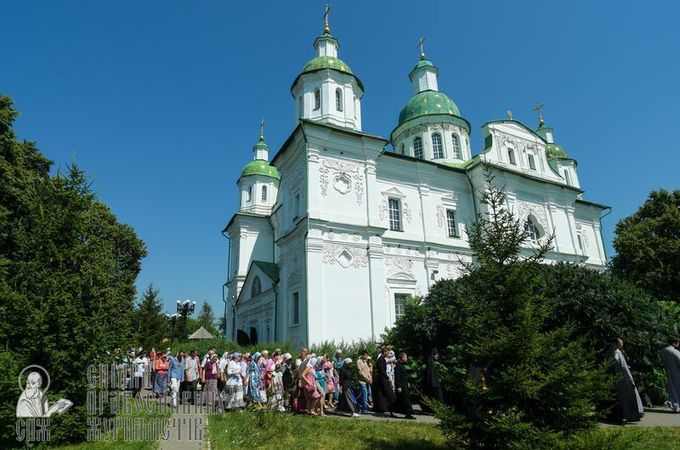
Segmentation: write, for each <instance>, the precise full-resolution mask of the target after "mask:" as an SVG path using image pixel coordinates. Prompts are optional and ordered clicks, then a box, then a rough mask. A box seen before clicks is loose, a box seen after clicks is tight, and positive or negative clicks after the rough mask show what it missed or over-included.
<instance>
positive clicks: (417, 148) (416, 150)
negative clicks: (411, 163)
mask: <svg viewBox="0 0 680 450" xmlns="http://www.w3.org/2000/svg"><path fill="white" fill-rule="evenodd" d="M413 156H414V157H416V158H418V159H423V140H422V139H421V138H419V137H417V138H415V139H414V140H413Z"/></svg>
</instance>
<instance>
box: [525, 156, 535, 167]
mask: <svg viewBox="0 0 680 450" xmlns="http://www.w3.org/2000/svg"><path fill="white" fill-rule="evenodd" d="M527 158H528V159H529V168H530V169H531V170H536V159H535V158H534V155H532V154H529V155H527Z"/></svg>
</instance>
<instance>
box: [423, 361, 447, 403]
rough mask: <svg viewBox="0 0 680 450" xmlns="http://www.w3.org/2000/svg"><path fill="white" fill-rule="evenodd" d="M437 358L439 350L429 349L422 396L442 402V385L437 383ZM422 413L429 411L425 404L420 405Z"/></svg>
mask: <svg viewBox="0 0 680 450" xmlns="http://www.w3.org/2000/svg"><path fill="white" fill-rule="evenodd" d="M438 358H439V350H437V348H432V349H430V355H429V357H428V358H427V365H426V366H425V379H424V380H423V394H424V395H425V397H427V398H429V399H431V400H436V401H438V402H443V401H444V394H443V393H442V385H441V383H440V382H439V371H438V370H437V365H436V361H437V359H438ZM420 405H421V406H422V408H423V411H431V409H430V408H429V407H428V406H427V404H426V403H423V402H421V404H420Z"/></svg>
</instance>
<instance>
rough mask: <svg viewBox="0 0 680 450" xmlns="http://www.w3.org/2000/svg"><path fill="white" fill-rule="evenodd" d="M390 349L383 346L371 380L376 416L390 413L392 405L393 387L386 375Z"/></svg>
mask: <svg viewBox="0 0 680 450" xmlns="http://www.w3.org/2000/svg"><path fill="white" fill-rule="evenodd" d="M389 353H390V349H389V348H388V347H387V346H385V347H383V348H382V349H381V353H380V356H379V357H378V360H377V361H376V364H375V365H376V370H377V373H376V377H375V378H374V379H373V411H374V412H375V413H377V414H384V413H386V412H388V411H390V409H391V406H392V403H394V387H393V386H392V382H391V381H390V377H389V375H388V374H387V361H385V358H387V355H388V354H389Z"/></svg>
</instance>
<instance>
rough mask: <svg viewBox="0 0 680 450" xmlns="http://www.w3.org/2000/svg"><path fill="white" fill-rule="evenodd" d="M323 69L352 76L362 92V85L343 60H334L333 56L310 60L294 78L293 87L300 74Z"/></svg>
mask: <svg viewBox="0 0 680 450" xmlns="http://www.w3.org/2000/svg"><path fill="white" fill-rule="evenodd" d="M323 69H333V70H337V71H338V72H342V73H346V74H347V75H352V76H353V77H354V79H355V80H357V83H358V84H359V87H360V88H361V90H362V91H363V90H364V85H363V83H362V82H361V80H360V79H359V78H358V77H357V76H356V75H354V73H353V72H352V69H350V68H349V66H348V65H347V64H346V63H345V62H344V61H343V60H341V59H340V58H335V57H333V56H317V57H315V58H313V59H311V60H310V61H309V62H308V63H307V64H305V65H304V67H303V68H302V71H301V72H300V74H299V75H298V76H297V77H296V78H295V81H294V82H293V86H295V83H297V80H298V79H299V78H300V76H302V74H305V73H309V72H316V71H317V70H323Z"/></svg>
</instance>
